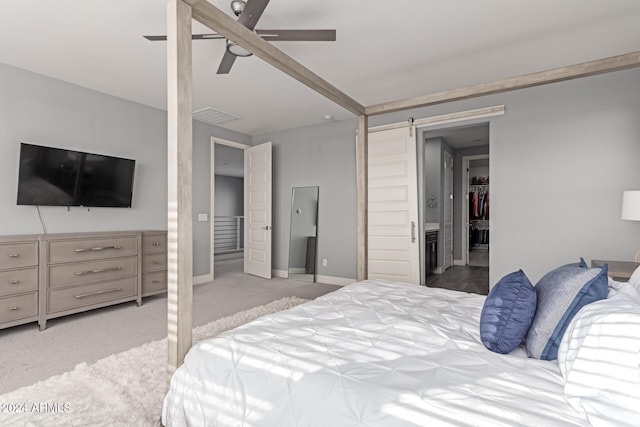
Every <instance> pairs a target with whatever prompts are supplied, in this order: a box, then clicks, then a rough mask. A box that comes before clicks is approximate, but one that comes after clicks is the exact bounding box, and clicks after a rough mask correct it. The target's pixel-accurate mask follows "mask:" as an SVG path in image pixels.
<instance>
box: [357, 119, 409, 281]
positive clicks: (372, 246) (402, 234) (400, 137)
mask: <svg viewBox="0 0 640 427" xmlns="http://www.w3.org/2000/svg"><path fill="white" fill-rule="evenodd" d="M414 135H415V129H413V130H412V131H411V132H410V129H409V128H401V129H391V130H384V131H379V132H370V133H369V149H368V151H369V155H368V160H369V175H368V178H369V186H368V188H369V197H368V198H369V204H368V222H369V227H368V239H369V251H368V267H369V268H368V277H369V278H370V279H387V280H395V281H401V282H407V283H413V284H416V285H418V284H420V248H419V244H420V239H419V238H418V230H419V227H418V173H417V162H416V138H415V136H414Z"/></svg>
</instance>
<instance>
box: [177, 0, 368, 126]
mask: <svg viewBox="0 0 640 427" xmlns="http://www.w3.org/2000/svg"><path fill="white" fill-rule="evenodd" d="M184 1H185V2H186V3H189V4H190V5H191V6H192V9H193V11H192V14H193V19H195V20H196V21H198V22H200V23H201V24H203V25H206V26H207V27H209V28H210V29H212V30H213V31H215V32H217V33H218V34H221V35H222V36H224V37H226V38H228V39H229V40H231V41H233V42H235V43H237V44H238V45H240V46H241V47H243V48H244V49H246V50H248V51H249V52H251V53H253V54H254V55H255V56H257V57H258V58H260V59H262V60H263V61H265V62H267V63H269V64H271V65H272V66H274V67H275V68H277V69H279V70H280V71H282V72H284V73H285V74H288V75H289V76H291V77H293V78H294V79H296V80H297V81H299V82H300V83H302V84H304V85H305V86H307V87H308V88H310V89H313V90H315V91H316V92H318V93H319V94H321V95H323V96H324V97H326V98H328V99H329V100H331V101H333V102H335V103H336V104H338V105H340V106H341V107H342V108H344V109H346V110H347V111H350V112H351V113H353V114H355V115H357V116H361V115H363V114H364V106H362V105H361V104H359V103H358V102H357V101H355V100H354V99H352V98H351V97H349V96H348V95H346V94H345V93H343V92H341V91H340V90H339V89H337V88H336V87H334V86H332V85H331V84H330V83H329V82H327V81H326V80H324V79H322V78H321V77H319V76H318V75H316V74H314V73H313V72H312V71H311V70H309V69H308V68H306V67H305V66H303V65H302V64H300V63H299V62H297V61H295V60H294V59H293V58H291V57H289V56H288V55H286V54H285V53H284V52H282V51H281V50H279V49H277V48H276V47H274V46H273V45H272V44H270V43H269V42H266V41H264V40H263V39H262V38H261V37H260V36H258V35H257V34H256V33H254V32H253V31H250V30H248V29H247V28H246V27H245V26H243V25H242V24H239V23H238V22H236V21H235V20H234V19H233V18H231V17H230V16H229V15H227V14H226V13H224V12H222V11H221V10H220V9H218V8H217V7H215V6H213V5H212V4H211V3H209V2H207V1H204V0H184Z"/></svg>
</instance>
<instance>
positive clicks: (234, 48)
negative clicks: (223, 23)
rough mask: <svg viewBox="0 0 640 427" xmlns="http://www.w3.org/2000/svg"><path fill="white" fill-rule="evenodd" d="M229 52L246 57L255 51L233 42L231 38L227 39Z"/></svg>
mask: <svg viewBox="0 0 640 427" xmlns="http://www.w3.org/2000/svg"><path fill="white" fill-rule="evenodd" d="M227 52H229V53H230V54H232V55H235V56H239V57H241V58H246V57H248V56H251V55H253V53H251V52H249V51H248V50H247V49H245V48H243V47H242V46H240V45H239V44H237V43H236V42H232V41H231V40H229V39H227Z"/></svg>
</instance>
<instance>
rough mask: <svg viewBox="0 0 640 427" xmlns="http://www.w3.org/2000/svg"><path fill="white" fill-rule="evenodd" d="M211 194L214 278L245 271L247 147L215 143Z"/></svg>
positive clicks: (218, 141) (213, 145)
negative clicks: (212, 202) (245, 159)
mask: <svg viewBox="0 0 640 427" xmlns="http://www.w3.org/2000/svg"><path fill="white" fill-rule="evenodd" d="M212 149H213V150H214V154H213V157H212V160H213V162H212V164H213V168H212V169H213V171H212V174H213V181H212V194H211V197H212V198H213V199H214V205H213V206H214V209H213V215H212V216H213V218H212V221H213V254H212V257H213V261H214V271H215V277H214V278H219V277H222V276H226V275H229V274H234V273H242V272H243V271H244V150H245V148H244V147H239V146H235V145H228V144H226V143H225V142H224V141H221V140H217V139H216V140H214V143H213V144H212Z"/></svg>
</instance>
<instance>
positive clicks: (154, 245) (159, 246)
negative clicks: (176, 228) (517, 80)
mask: <svg viewBox="0 0 640 427" xmlns="http://www.w3.org/2000/svg"><path fill="white" fill-rule="evenodd" d="M162 252H167V234H166V233H157V234H152V233H148V234H147V233H143V234H142V253H143V254H152V253H162Z"/></svg>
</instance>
